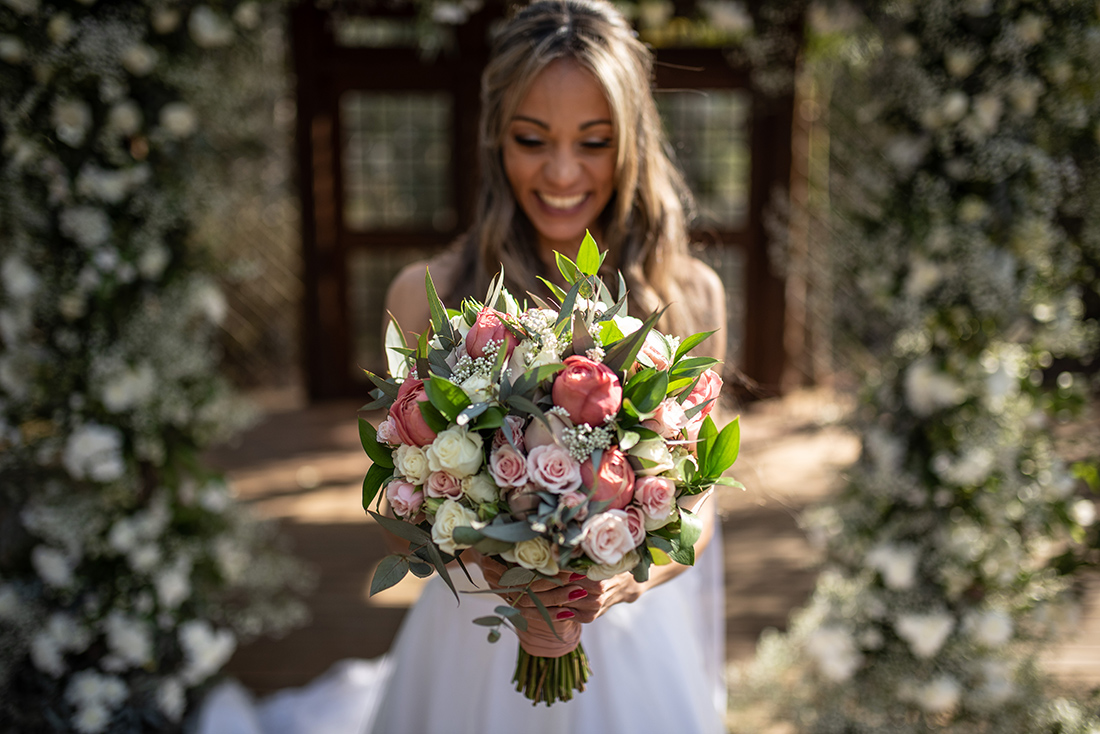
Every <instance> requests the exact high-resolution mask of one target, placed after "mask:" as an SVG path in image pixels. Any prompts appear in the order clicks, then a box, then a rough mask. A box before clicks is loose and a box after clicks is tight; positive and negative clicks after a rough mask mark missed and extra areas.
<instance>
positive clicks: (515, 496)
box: [507, 484, 542, 520]
mask: <svg viewBox="0 0 1100 734" xmlns="http://www.w3.org/2000/svg"><path fill="white" fill-rule="evenodd" d="M538 491H539V488H538V487H536V486H535V485H533V484H528V485H527V486H526V487H519V488H517V489H513V490H511V491H510V492H508V494H507V501H508V511H509V512H511V513H512V516H513V517H515V518H517V519H520V520H525V519H526V518H527V516H528V515H530V514H531V513H532V512H534V511H535V510H537V509H538V506H539V503H540V502H542V500H541V499H539V496H538V494H537V493H538Z"/></svg>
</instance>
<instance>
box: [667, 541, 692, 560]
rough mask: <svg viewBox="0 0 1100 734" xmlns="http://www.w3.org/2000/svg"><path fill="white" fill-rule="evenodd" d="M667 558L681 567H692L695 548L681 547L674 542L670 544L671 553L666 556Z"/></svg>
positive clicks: (689, 546)
mask: <svg viewBox="0 0 1100 734" xmlns="http://www.w3.org/2000/svg"><path fill="white" fill-rule="evenodd" d="M668 557H669V558H671V559H672V560H674V561H676V562H677V563H679V564H681V565H683V566H694V565H695V547H694V546H691V545H682V544H681V543H679V542H678V541H674V542H673V544H672V552H671V553H669V554H668Z"/></svg>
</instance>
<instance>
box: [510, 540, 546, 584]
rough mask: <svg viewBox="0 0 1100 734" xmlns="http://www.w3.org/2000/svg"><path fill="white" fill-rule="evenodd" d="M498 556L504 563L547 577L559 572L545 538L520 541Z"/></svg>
mask: <svg viewBox="0 0 1100 734" xmlns="http://www.w3.org/2000/svg"><path fill="white" fill-rule="evenodd" d="M500 555H501V557H502V558H504V560H506V561H511V562H512V563H518V564H519V565H521V566H523V567H524V568H529V569H531V570H532V571H538V572H539V573H541V574H545V575H547V576H553V575H554V574H556V573H557V572H558V571H559V570H560V569H559V568H558V561H557V559H556V558H554V549H553V547H552V546H551V545H550V541H548V540H547V539H546V538H533V539H531V540H522V541H520V542H519V543H516V544H515V545H514V546H513V547H512V548H510V549H509V550H506V551H504V552H502V553H501V554H500Z"/></svg>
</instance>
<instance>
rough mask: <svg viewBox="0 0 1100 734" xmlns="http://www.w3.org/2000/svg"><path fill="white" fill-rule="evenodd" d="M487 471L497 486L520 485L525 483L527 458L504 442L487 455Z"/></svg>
mask: <svg viewBox="0 0 1100 734" xmlns="http://www.w3.org/2000/svg"><path fill="white" fill-rule="evenodd" d="M489 473H490V474H492V475H493V481H495V482H496V483H497V486H499V487H522V486H523V485H525V484H527V460H526V459H524V458H523V454H521V453H519V452H518V451H516V450H515V449H514V448H512V447H511V446H509V445H508V444H504V445H503V446H501V447H500V448H498V449H497V450H496V451H494V452H493V453H492V454H491V455H490V456H489Z"/></svg>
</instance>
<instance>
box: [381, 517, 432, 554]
mask: <svg viewBox="0 0 1100 734" xmlns="http://www.w3.org/2000/svg"><path fill="white" fill-rule="evenodd" d="M367 513H368V514H369V515H370V516H371V517H373V518H374V519H375V520H376V521H377V522H378V524H379V525H381V526H382V527H383V528H384V529H385V530H389V531H390V532H391V533H393V534H394V535H396V536H397V537H399V538H404V539H405V540H407V541H409V542H410V543H426V544H429V545H434V543H432V536H430V535H428V533H427V532H426V531H424V530H423V529H422V528H418V527H417V526H415V525H413V524H412V523H407V522H405V521H404V520H398V519H397V518H393V517H386V516H385V515H382V514H379V513H377V512H375V511H374V510H368V511H367Z"/></svg>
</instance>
